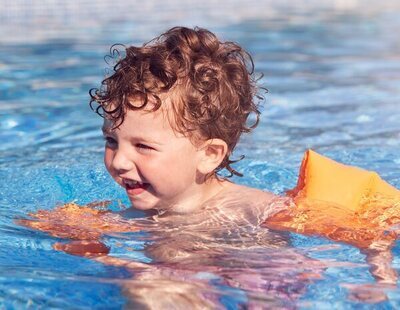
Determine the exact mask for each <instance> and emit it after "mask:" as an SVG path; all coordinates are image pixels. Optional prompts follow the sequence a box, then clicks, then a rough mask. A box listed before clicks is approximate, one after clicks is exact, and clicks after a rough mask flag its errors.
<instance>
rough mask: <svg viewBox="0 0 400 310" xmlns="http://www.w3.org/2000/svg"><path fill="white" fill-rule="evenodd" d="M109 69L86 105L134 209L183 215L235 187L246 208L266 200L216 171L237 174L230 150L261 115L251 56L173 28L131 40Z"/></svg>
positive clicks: (201, 33) (203, 34)
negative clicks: (140, 42)
mask: <svg viewBox="0 0 400 310" xmlns="http://www.w3.org/2000/svg"><path fill="white" fill-rule="evenodd" d="M114 70H115V72H114V73H113V74H112V75H111V76H109V77H107V78H106V79H105V80H104V81H103V82H102V87H101V88H100V89H93V90H91V92H90V94H91V98H92V99H91V105H92V107H93V104H94V103H97V104H98V106H97V107H96V111H97V112H98V113H99V114H100V113H101V112H103V116H104V126H103V133H104V138H105V140H106V145H105V155H104V162H105V165H106V167H107V170H108V172H109V173H110V174H111V176H112V177H113V178H114V180H115V181H116V182H117V183H118V184H119V185H120V186H122V187H123V188H125V190H126V193H127V195H128V197H129V199H130V201H131V202H132V206H133V207H134V208H136V209H140V210H144V211H150V210H152V211H157V212H167V213H171V212H178V213H189V212H194V211H196V210H200V209H202V208H205V207H206V206H209V205H210V203H211V201H214V200H215V199H216V198H221V197H230V196H232V195H234V196H235V197H236V198H237V201H236V202H237V204H238V205H241V206H242V207H243V208H246V210H247V209H250V208H251V207H252V206H253V207H256V206H259V205H260V204H263V205H264V206H267V205H269V202H270V201H271V200H272V199H274V195H272V194H271V193H266V192H263V191H260V190H256V189H252V188H248V187H245V186H240V185H236V184H234V183H232V182H230V181H228V177H222V176H219V174H218V172H220V171H221V170H223V169H226V170H227V171H228V172H229V173H230V174H231V175H240V173H239V172H237V171H235V170H234V169H233V168H232V167H231V164H232V163H234V162H235V161H234V160H232V152H233V150H234V148H235V146H236V144H237V142H238V140H239V138H240V136H241V134H242V133H243V132H249V131H250V130H251V129H253V128H254V127H255V126H256V125H257V123H258V118H259V111H258V109H257V104H256V102H254V97H255V95H256V93H257V87H256V83H255V79H254V75H253V63H252V59H251V57H250V55H249V54H247V52H245V51H244V50H243V49H242V48H241V47H240V46H239V45H237V44H235V43H232V42H225V43H223V42H220V41H219V40H218V39H217V37H216V36H215V35H214V34H212V33H211V32H209V31H207V30H205V29H200V28H195V29H188V28H183V27H176V28H172V29H171V30H169V31H167V32H166V33H164V34H162V35H161V36H160V37H158V38H156V39H154V40H152V41H150V42H149V43H147V44H145V45H144V46H143V47H134V46H132V47H129V48H127V49H126V55H125V57H123V58H121V59H119V60H118V62H117V64H116V65H115V67H114ZM251 114H253V115H254V116H255V121H254V123H253V124H247V122H248V118H249V116H250V115H251ZM256 209H257V208H256ZM259 211H261V212H264V210H259ZM259 216H260V217H263V218H265V216H263V215H261V214H260V215H259ZM260 220H261V219H260Z"/></svg>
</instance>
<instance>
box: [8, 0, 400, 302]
mask: <svg viewBox="0 0 400 310" xmlns="http://www.w3.org/2000/svg"><path fill="white" fill-rule="evenodd" d="M20 2H21V1H16V2H15V3H17V4H15V5H14V4H11V3H8V5H9V7H8V8H6V9H4V10H3V8H2V10H3V11H1V12H0V20H1V21H2V26H1V27H2V29H1V30H0V140H1V143H0V214H1V215H0V304H1V307H2V308H5V309H21V308H22V309H24V308H29V309H38V308H46V309H47V308H54V309H56V308H63V309H65V308H73V309H105V308H107V309H108V308H110V309H119V308H122V307H123V306H124V305H126V304H127V297H126V296H125V295H124V294H123V292H122V290H121V285H120V283H121V281H124V280H126V279H129V274H128V273H127V272H126V270H124V269H123V268H119V267H111V266H104V265H102V264H99V263H96V262H94V261H91V260H89V259H85V258H80V257H75V256H70V255H67V254H64V253H61V252H57V251H55V250H53V249H52V244H53V243H54V241H55V240H56V239H55V238H53V237H50V236H47V235H45V234H43V233H39V232H35V231H33V230H29V229H26V228H23V227H20V226H18V225H17V224H15V222H14V220H15V219H16V218H20V217H24V216H26V214H28V213H29V212H34V211H37V210H39V209H52V208H54V207H55V206H56V205H60V204H62V203H66V202H70V201H76V202H78V203H80V204H85V203H89V202H92V201H101V200H112V201H113V202H114V204H113V205H112V207H111V208H114V209H115V210H117V209H118V208H119V207H118V205H120V204H122V205H126V206H128V205H129V204H128V200H127V199H126V198H125V196H124V192H123V190H121V189H120V188H119V187H118V186H117V185H116V184H114V183H113V181H112V180H111V178H110V177H109V176H108V175H107V173H106V171H105V169H104V167H103V164H102V152H103V140H102V138H101V134H100V126H101V123H102V120H101V119H100V118H99V117H98V116H97V115H96V114H94V113H93V112H92V111H91V110H90V109H89V107H88V101H89V100H88V90H89V89H90V88H92V87H96V86H98V85H99V82H100V81H101V79H102V77H103V76H104V67H105V64H104V61H103V56H104V55H105V54H106V53H107V52H108V48H109V46H110V45H112V44H114V43H117V42H118V43H125V44H132V43H136V44H137V43H139V42H143V41H144V40H149V39H151V38H153V37H154V36H156V35H157V34H159V33H160V32H162V31H164V30H166V29H168V28H169V27H170V26H174V25H186V26H194V25H199V26H202V27H206V28H210V30H212V31H214V32H215V33H217V34H218V35H219V36H221V37H222V38H223V39H226V40H232V41H237V42H239V43H240V44H241V45H243V46H244V47H245V48H247V49H248V50H249V52H250V53H251V54H252V55H253V57H254V60H255V64H256V69H257V71H258V72H263V73H264V77H263V78H262V80H261V84H262V85H264V86H266V87H267V88H268V89H269V94H268V95H267V96H266V99H267V100H266V104H265V105H264V107H263V115H262V121H261V124H260V126H259V127H258V128H257V129H256V131H255V132H254V133H253V134H252V135H251V136H247V137H244V138H243V140H242V141H241V143H240V145H239V146H238V148H237V150H236V154H237V156H240V155H241V154H246V159H245V160H243V161H241V162H240V163H238V164H237V165H236V168H237V169H238V170H239V171H243V172H245V176H244V177H243V178H241V179H240V178H237V179H236V180H235V181H237V182H239V183H243V184H246V185H249V186H253V187H257V188H260V189H265V190H269V191H273V192H275V193H282V192H283V191H284V190H285V189H288V188H291V187H293V186H294V185H295V183H296V178H297V172H298V166H299V163H300V160H301V157H302V154H303V152H304V151H305V150H306V149H307V148H313V149H315V150H317V151H319V152H321V153H323V154H325V155H328V156H331V157H333V158H334V159H337V160H340V161H342V162H345V163H348V164H353V165H358V166H360V167H365V168H369V169H373V170H376V171H378V172H379V173H380V174H381V175H382V176H383V177H384V178H385V179H386V180H387V181H389V182H390V183H391V184H393V185H395V186H397V187H400V169H399V165H400V155H399V154H400V108H399V103H400V56H399V55H400V44H399V40H398V31H397V29H400V8H399V6H397V5H396V4H395V3H394V4H393V3H392V2H391V1H389V2H388V3H392V4H393V6H390V5H388V6H387V7H386V6H385V5H383V4H380V3H379V2H378V1H375V2H374V1H372V2H371V3H369V5H368V6H362V5H361V4H360V3H358V1H349V3H351V5H350V4H349V5H344V4H343V1H332V3H331V4H325V5H318V4H316V3H314V5H312V4H311V5H310V4H309V2H307V1H295V2H293V4H283V5H276V4H273V2H270V1H265V2H262V3H259V2H257V3H255V2H254V3H253V2H249V4H246V5H245V4H244V3H239V2H236V1H233V2H226V3H223V2H221V4H219V5H218V6H217V7H213V6H212V3H211V2H207V1H206V2H204V3H203V4H197V5H196V4H195V3H191V2H190V1H189V2H188V3H189V4H190V5H189V4H185V5H184V6H182V5H180V4H179V2H176V3H175V2H171V3H170V2H168V3H167V2H162V3H161V2H160V3H158V2H156V1H153V2H151V1H150V2H148V5H147V6H145V7H141V9H139V8H138V4H137V3H135V1H128V2H121V1H116V2H115V3H114V5H113V6H110V4H107V3H102V2H98V3H97V5H95V4H94V3H91V2H90V1H83V2H82V4H81V5H82V8H79V7H76V5H75V6H74V5H70V6H68V5H65V4H62V2H57V1H56V2H54V3H55V5H57V6H58V7H57V6H56V7H53V6H52V5H54V4H51V3H50V4H48V6H43V5H39V2H37V3H36V6H35V1H33V2H32V4H31V5H32V6H33V7H32V8H26V7H24V6H23V5H22V4H23V3H22V2H21V3H22V4H21V3H20ZM18 3H20V7H18ZM124 3H125V4H124ZM340 3H342V5H340ZM334 4H335V5H334ZM214 5H215V4H214ZM257 6H259V7H258V8H257ZM28 9H29V10H28ZM88 10H90V12H91V13H90V12H89V11H88ZM29 12H30V13H29ZM93 17H97V18H95V19H94V20H93ZM135 238H137V237H135V235H133V236H130V237H129V238H120V239H118V237H115V239H113V238H111V237H110V239H109V241H108V242H109V244H110V245H112V244H113V243H116V242H119V244H122V246H121V245H119V246H115V247H113V250H112V251H114V252H113V253H115V255H122V256H123V255H126V256H129V257H130V258H131V259H133V260H137V261H144V262H145V261H146V259H147V258H146V255H145V252H144V250H143V244H141V243H140V242H139V241H138V242H135ZM139 239H140V238H139ZM291 242H292V247H293V248H295V249H297V250H298V251H300V252H301V253H303V254H304V255H307V256H308V257H311V258H313V259H316V260H323V261H335V262H344V263H354V265H351V264H347V265H346V264H343V265H333V266H331V267H329V268H326V269H325V270H324V271H323V272H322V277H321V278H319V279H317V280H313V281H310V282H309V283H308V284H307V285H306V287H305V288H302V291H301V294H300V297H298V298H296V299H295V300H294V301H292V303H290V304H286V307H288V308H307V309H308V308H311V309H324V308H343V309H352V308H357V309H358V308H360V309H364V308H379V309H393V308H398V307H400V284H399V281H398V282H397V283H398V284H397V289H393V288H392V289H388V290H387V291H386V295H387V300H386V301H383V302H379V303H366V302H362V301H358V300H354V299H351V298H349V294H348V293H349V292H348V288H347V285H348V284H354V283H358V284H374V283H375V282H374V279H373V277H372V276H371V274H370V272H369V271H368V266H367V265H366V264H365V256H364V255H363V254H362V253H360V251H359V250H358V249H357V248H354V247H352V246H349V245H344V244H339V243H333V242H331V241H328V240H325V239H323V238H316V237H305V236H301V235H296V234H292V235H291ZM135 246H136V247H137V248H135V251H128V250H126V248H128V247H135ZM277 251H278V250H277ZM392 252H393V254H394V261H393V264H392V267H393V268H394V269H395V270H397V272H399V273H400V243H399V241H398V242H397V243H396V244H395V247H394V248H393V249H392ZM267 259H268V258H265V260H267ZM274 270H275V269H274V268H271V273H273V272H275V271H274ZM272 276H273V274H272ZM212 281H214V282H215V283H214V282H213V283H214V285H215V287H217V288H218V294H219V299H220V302H221V303H222V304H223V305H224V306H225V307H226V308H229V309H235V308H237V307H239V306H240V305H242V304H244V303H245V302H246V300H247V299H246V298H247V297H246V293H248V292H244V291H242V290H240V289H237V288H233V287H230V286H229V285H226V284H224V283H222V282H221V281H220V280H218V279H214V280H212ZM212 281H211V282H212ZM293 289H295V288H293ZM288 290H290V285H289V289H288ZM250 293H251V292H250ZM261 304H262V305H263V306H264V307H268V305H269V306H271V305H273V303H271V301H269V300H268V299H265V300H263V299H261ZM281 306H282V305H281ZM282 307H283V306H282Z"/></svg>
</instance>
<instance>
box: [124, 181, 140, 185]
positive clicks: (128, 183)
mask: <svg viewBox="0 0 400 310" xmlns="http://www.w3.org/2000/svg"><path fill="white" fill-rule="evenodd" d="M124 183H125V184H126V185H128V186H135V185H137V184H141V183H140V182H138V181H135V180H126V179H125V180H124Z"/></svg>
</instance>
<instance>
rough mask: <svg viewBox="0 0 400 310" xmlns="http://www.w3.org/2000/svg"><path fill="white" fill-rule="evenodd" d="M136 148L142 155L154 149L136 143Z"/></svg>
mask: <svg viewBox="0 0 400 310" xmlns="http://www.w3.org/2000/svg"><path fill="white" fill-rule="evenodd" d="M136 147H137V149H138V150H139V151H140V152H142V153H148V152H151V151H154V148H152V147H151V146H148V145H146V144H142V143H137V144H136Z"/></svg>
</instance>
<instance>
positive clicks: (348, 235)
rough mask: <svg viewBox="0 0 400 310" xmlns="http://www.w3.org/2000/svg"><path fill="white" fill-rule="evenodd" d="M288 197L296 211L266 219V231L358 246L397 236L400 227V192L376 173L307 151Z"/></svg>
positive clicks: (280, 213)
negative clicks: (292, 233)
mask: <svg viewBox="0 0 400 310" xmlns="http://www.w3.org/2000/svg"><path fill="white" fill-rule="evenodd" d="M287 194H288V196H290V197H292V198H293V201H294V207H292V208H289V209H287V210H284V211H281V212H279V213H277V214H275V215H274V216H272V217H270V218H269V219H267V221H266V223H265V224H266V226H267V227H269V228H272V229H278V230H291V231H295V232H299V233H303V234H317V235H322V236H325V237H328V238H330V239H332V240H335V241H343V242H346V243H350V244H353V245H356V246H358V247H360V248H370V247H371V246H373V245H374V244H375V243H376V242H380V241H384V240H386V241H387V243H388V242H389V243H391V241H393V240H394V239H396V237H397V233H396V232H395V231H394V230H393V229H392V226H393V225H394V224H399V223H400V191H399V190H398V189H396V188H395V187H393V186H391V185H390V184H388V183H387V182H385V181H384V180H382V179H381V178H380V177H379V175H378V174H377V173H376V172H372V171H367V170H363V169H360V168H357V167H352V166H347V165H344V164H340V163H338V162H335V161H333V160H331V159H329V158H327V157H324V156H322V155H320V154H318V153H316V152H314V151H312V150H308V151H307V152H306V153H305V156H304V159H303V161H302V164H301V167H300V173H299V178H298V182H297V186H296V187H295V188H294V189H292V190H290V191H288V192H287Z"/></svg>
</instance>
